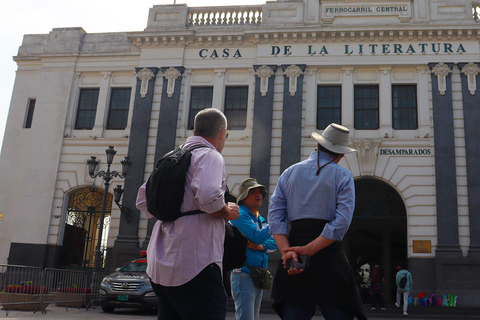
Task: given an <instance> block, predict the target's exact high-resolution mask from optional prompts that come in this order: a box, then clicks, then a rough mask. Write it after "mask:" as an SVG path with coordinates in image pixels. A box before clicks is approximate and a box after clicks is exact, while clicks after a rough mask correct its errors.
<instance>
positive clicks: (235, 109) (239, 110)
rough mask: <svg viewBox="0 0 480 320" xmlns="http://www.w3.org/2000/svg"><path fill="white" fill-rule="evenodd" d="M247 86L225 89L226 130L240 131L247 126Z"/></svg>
mask: <svg viewBox="0 0 480 320" xmlns="http://www.w3.org/2000/svg"><path fill="white" fill-rule="evenodd" d="M247 105H248V86H242V87H227V88H226V91H225V110H224V113H225V117H226V118H227V123H228V130H242V129H245V127H246V126H247Z"/></svg>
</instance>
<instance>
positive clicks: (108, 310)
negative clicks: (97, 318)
mask: <svg viewBox="0 0 480 320" xmlns="http://www.w3.org/2000/svg"><path fill="white" fill-rule="evenodd" d="M102 310H103V312H108V313H112V312H113V310H115V307H110V306H102Z"/></svg>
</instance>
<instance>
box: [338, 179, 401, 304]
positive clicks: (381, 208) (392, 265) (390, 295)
mask: <svg viewBox="0 0 480 320" xmlns="http://www.w3.org/2000/svg"><path fill="white" fill-rule="evenodd" d="M345 249H346V251H347V255H348V258H349V261H350V263H351V264H352V267H353V269H354V270H356V272H357V274H358V275H359V277H358V280H359V285H360V291H361V293H362V299H363V301H364V302H365V303H368V302H370V300H371V297H370V294H369V287H370V280H369V277H368V276H369V272H370V267H371V266H372V264H373V263H374V262H378V263H380V264H381V266H382V268H383V270H384V273H385V282H386V292H385V301H386V302H389V301H392V300H391V299H394V297H395V292H396V286H395V282H394V276H395V273H396V266H397V265H400V264H403V263H406V262H407V215H406V209H405V204H404V202H403V199H402V198H401V196H400V195H399V193H398V192H397V190H395V189H394V188H393V187H391V186H390V185H389V184H387V183H385V182H383V181H381V180H379V179H375V178H358V179H356V180H355V212H354V215H353V220H352V224H351V226H350V229H349V231H348V233H347V235H346V237H345Z"/></svg>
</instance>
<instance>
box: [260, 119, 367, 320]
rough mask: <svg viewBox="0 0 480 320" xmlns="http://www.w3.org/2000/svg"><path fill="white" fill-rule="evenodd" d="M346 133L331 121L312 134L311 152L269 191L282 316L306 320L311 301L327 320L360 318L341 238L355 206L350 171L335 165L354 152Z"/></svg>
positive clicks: (357, 296)
mask: <svg viewBox="0 0 480 320" xmlns="http://www.w3.org/2000/svg"><path fill="white" fill-rule="evenodd" d="M349 134H350V132H349V130H348V129H347V128H345V127H343V126H340V125H338V124H335V123H332V124H330V125H329V126H328V127H327V128H326V129H325V130H324V131H323V133H322V134H321V135H320V134H318V133H316V132H313V133H312V137H313V138H314V139H315V140H316V141H317V151H314V152H312V154H311V155H310V157H309V158H308V159H307V160H305V161H302V162H299V163H296V164H294V165H292V166H291V167H289V168H287V169H286V170H285V171H284V172H283V173H282V175H281V176H280V178H279V180H278V184H277V186H276V188H275V192H274V193H273V195H272V199H271V203H270V210H269V213H268V222H269V224H270V234H271V235H273V238H274V239H275V242H276V243H277V246H278V248H279V249H280V250H281V253H282V260H283V265H282V264H279V266H278V268H277V272H276V274H275V279H274V282H273V288H272V298H273V299H274V309H275V311H276V312H277V313H278V314H279V315H280V317H282V318H283V319H285V320H292V319H294V320H297V319H298V320H300V319H301V320H303V319H311V318H312V317H313V315H314V313H315V308H316V306H317V305H318V306H319V308H320V310H321V312H322V314H323V316H324V318H325V319H327V320H330V319H335V320H344V319H345V320H346V319H353V318H354V317H357V318H358V319H366V317H365V314H364V310H363V305H362V301H361V298H360V294H359V291H358V288H357V286H356V284H355V276H354V273H353V271H352V268H351V267H350V264H349V263H348V260H347V259H346V257H345V253H344V251H343V246H342V242H341V241H342V239H343V236H344V235H345V233H346V232H347V230H348V228H349V226H350V222H351V221H352V216H353V211H354V207H355V188H354V183H353V176H352V173H351V172H350V171H349V170H347V169H345V168H343V167H341V166H339V165H338V163H339V162H340V160H341V159H342V158H343V156H344V155H345V154H346V153H350V152H354V151H356V150H355V149H352V148H350V147H349V146H348V144H349V140H350V137H349ZM288 225H290V227H291V228H290V232H288ZM291 261H293V262H292V263H291V266H290V262H291ZM306 261H307V262H306ZM302 263H303V264H302ZM287 267H288V269H287Z"/></svg>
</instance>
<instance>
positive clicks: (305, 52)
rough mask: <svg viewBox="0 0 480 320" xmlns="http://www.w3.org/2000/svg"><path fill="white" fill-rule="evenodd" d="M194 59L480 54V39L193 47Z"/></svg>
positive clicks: (192, 56)
mask: <svg viewBox="0 0 480 320" xmlns="http://www.w3.org/2000/svg"><path fill="white" fill-rule="evenodd" d="M187 51H190V54H188V53H187V55H189V56H190V58H197V59H198V58H201V59H206V60H211V59H252V58H253V59H254V58H259V57H265V58H267V57H269V58H274V57H304V58H306V57H312V58H313V57H325V58H326V57H341V56H345V57H348V56H375V55H382V56H398V55H405V56H409V55H420V56H422V55H426V56H429V55H438V54H441V55H449V54H462V55H463V54H466V55H476V54H479V47H478V42H477V43H476V44H473V43H472V42H465V43H462V42H459V41H451V42H427V41H425V42H383V43H382V42H375V43H352V44H348V43H347V44H345V43H328V44H327V43H317V44H309V43H307V44H298V43H297V44H291V45H290V44H289V45H281V44H278V45H258V46H257V47H256V48H255V47H247V48H245V47H243V48H238V47H237V48H235V47H228V48H217V47H213V48H211V47H210V48H208V47H203V48H201V49H198V48H197V49H193V48H191V49H190V48H189V49H187Z"/></svg>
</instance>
